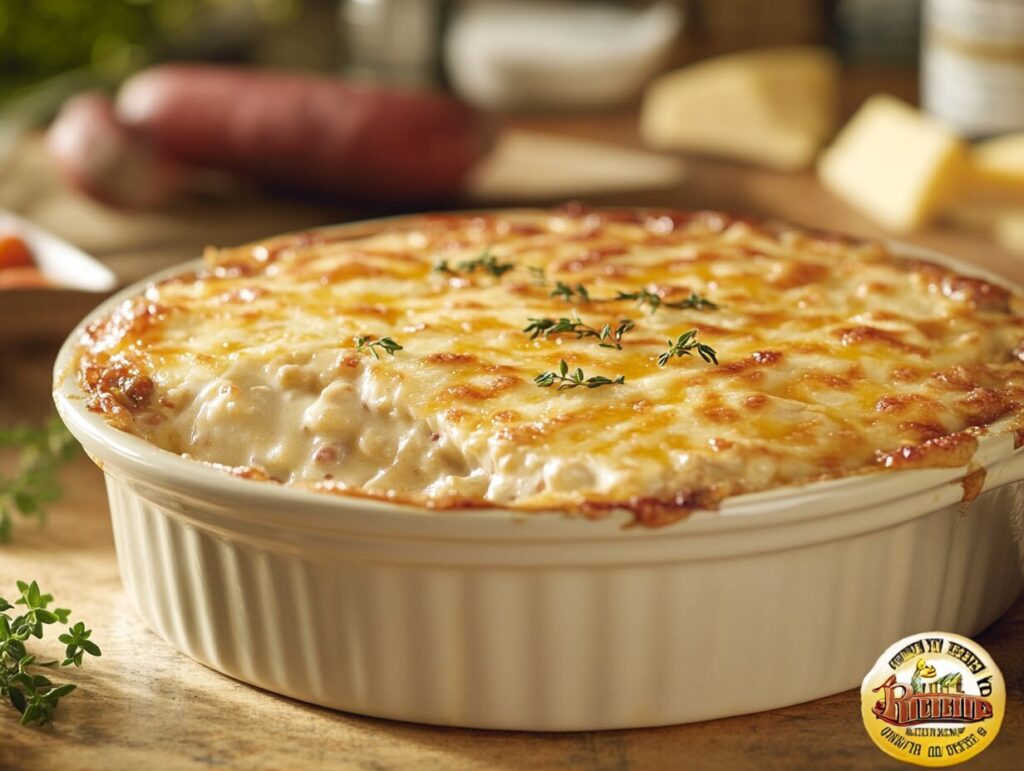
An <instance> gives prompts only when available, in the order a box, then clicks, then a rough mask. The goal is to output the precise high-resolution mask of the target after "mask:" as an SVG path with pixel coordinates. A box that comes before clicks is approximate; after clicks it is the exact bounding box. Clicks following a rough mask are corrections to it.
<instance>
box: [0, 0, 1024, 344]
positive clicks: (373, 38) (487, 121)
mask: <svg viewBox="0 0 1024 771" xmlns="http://www.w3.org/2000/svg"><path fill="white" fill-rule="evenodd" d="M166 62H203V63H214V64H217V65H223V66H228V67H233V68H245V70H246V71H250V72H256V73H268V72H270V73H273V72H278V73H280V72H285V73H293V74H298V75H299V76H300V79H301V78H307V79H308V78H316V79H318V80H316V81H315V82H316V83H318V84H319V85H318V86H317V88H320V87H322V86H323V84H324V83H329V84H337V83H346V84H359V87H360V88H364V87H365V88H369V89H372V92H371V93H372V94H373V99H364V98H363V97H359V96H351V95H350V94H348V93H347V92H346V93H339V94H335V95H329V98H328V99H327V101H329V102H331V104H330V105H329V107H330V109H329V110H327V111H326V112H321V113H320V114H319V115H314V113H316V112H317V111H316V110H313V109H309V110H307V109H306V107H308V106H309V105H308V103H307V102H302V101H299V102H293V101H288V99H290V98H291V96H290V95H291V93H292V92H293V91H295V90H296V89H298V90H299V91H301V90H302V86H301V83H300V85H299V86H295V85H294V82H292V81H289V82H291V83H292V85H288V86H285V87H282V89H283V90H281V91H279V92H276V93H278V94H279V95H281V96H282V97H284V98H285V99H284V101H283V102H282V101H281V100H278V99H277V98H276V97H273V96H270V97H267V98H264V97H263V96H260V95H259V94H256V97H255V99H256V101H255V102H252V101H246V99H247V98H248V97H249V96H251V95H252V94H250V93H249V92H250V91H252V92H254V93H255V92H261V93H262V88H261V87H254V88H252V89H250V88H248V87H239V88H236V89H235V90H234V91H230V90H229V91H227V92H224V93H222V94H221V95H220V97H219V101H215V108H216V112H218V113H223V115H224V116H227V117H225V118H223V119H221V118H219V117H217V116H213V117H210V116H208V115H206V113H207V112H209V110H208V109H205V111H204V109H200V108H198V107H196V108H195V109H193V107H194V106H195V105H196V104H199V101H201V100H202V98H203V97H202V96H201V92H203V89H205V88H206V86H205V85H204V83H205V81H204V80H203V78H201V77H199V76H192V75H186V76H184V77H183V78H181V79H180V80H181V81H182V82H181V83H179V84H178V85H176V89H177V91H176V94H177V96H178V99H179V101H174V102H172V103H171V107H169V108H167V109H165V112H164V113H163V114H161V116H159V117H158V119H153V118H149V119H148V120H149V122H147V119H146V118H145V117H144V118H143V119H142V120H141V121H140V120H139V118H138V115H139V110H140V109H141V110H142V111H143V112H145V111H146V110H147V109H150V108H151V107H152V103H153V101H154V99H156V97H154V96H153V93H151V92H153V89H151V88H140V89H135V92H133V93H132V96H133V97H134V98H133V99H128V100H126V99H125V92H126V91H131V89H125V88H122V86H123V84H125V83H126V81H127V82H129V83H132V82H134V81H132V80H131V79H132V77H133V76H138V73H146V72H147V71H148V70H149V69H150V68H152V67H154V66H158V65H160V64H162V63H166ZM311 82H312V81H311ZM410 91H411V92H415V93H431V94H441V95H443V96H444V99H443V100H441V102H437V103H432V104H434V106H433V107H431V108H429V109H427V110H424V109H423V108H422V106H417V105H413V106H411V107H409V106H408V105H407V108H402V109H400V110H397V111H396V110H394V109H393V107H392V106H391V101H392V100H394V99H402V98H404V97H399V96H395V95H401V94H407V93H409V92H410ZM193 92H194V94H195V100H194V99H193ZM81 93H89V94H92V96H91V97H90V99H91V100H92V101H91V102H89V105H88V106H86V107H83V105H82V102H81V101H79V102H74V101H72V102H69V101H68V100H69V99H70V98H72V97H74V96H75V95H76V94H81ZM268 93H269V92H268ZM360 93H362V92H360ZM882 94H885V95H891V96H893V97H896V98H897V99H898V100H899V101H897V102H894V101H892V100H886V99H884V98H883V97H880V96H879V95H882ZM321 96H322V94H321ZM140 97H141V98H140ZM261 99H262V101H260V100H261ZM374 99H376V100H377V101H376V102H374V101H373V100H374ZM196 100H199V101H196ZM157 101H159V100H157ZM209 101H210V100H209V98H208V97H207V102H206V104H207V107H208V106H209ZM321 101H323V100H322V99H321ZM140 104H142V107H140V106H139V105H140ZM282 104H287V105H290V106H289V107H281V106H280V105H282ZM296 104H298V105H299V107H298V109H296V107H295V105H296ZM438 104H440V105H441V106H440V107H438ZM115 105H116V106H115ZM126 105H127V106H126ZM368 105H369V106H368ZM373 105H377V106H376V107H375V106H373ZM380 105H383V106H380ZM459 105H462V106H459ZM435 108H436V109H437V110H439V111H440V112H439V113H438V114H439V115H442V114H443V116H446V117H445V120H447V121H448V123H444V125H443V126H442V122H439V121H441V119H440V118H437V119H436V120H435V118H434V117H432V116H433V115H434V113H431V112H430V110H431V109H435ZM288 110H291V111H292V113H293V114H292V115H285V116H282V115H279V114H278V113H281V112H286V111H288ZM332 110H333V112H332ZM403 110H405V111H404V112H403ZM459 110H461V111H462V112H458V111H459ZM197 115H198V116H199V117H198V118H197V117H196V116H197ZM855 115H856V118H855V119H853V120H852V121H851V116H855ZM55 116H57V117H56V120H55ZM218 120H220V121H221V122H222V123H223V124H224V125H223V126H221V125H219V124H218ZM133 121H134V122H133ZM204 121H205V123H204ZM197 123H198V124H202V125H200V126H199V128H196V125H197ZM285 124H287V126H286V127H285V128H282V126H283V125H285ZM354 124H358V126H357V129H358V130H357V129H353V128H352V126H353V125H354ZM48 126H50V128H49V135H50V136H49V138H47V131H48V128H47V127H48ZM288 126H290V128H288ZM431 126H435V130H434V132H433V133H434V134H435V135H436V136H434V137H433V138H432V139H428V138H427V137H426V134H429V133H431V132H430V131H428V130H427V129H430V127H431ZM403 131H404V133H403ZM289 132H291V133H289ZM346 132H348V133H346ZM353 132H355V133H357V134H359V136H357V137H356V138H355V139H353V138H352V134H353ZM359 132H362V133H359ZM182 136H184V139H182ZM197 136H198V137H199V139H196V137H197ZM168 137H169V138H170V139H169V140H168ZM168 141H169V142H170V144H168ZM175 142H177V144H175ZM438 142H441V144H444V143H445V142H447V145H448V146H447V147H444V148H441V149H439V147H438ZM318 145H322V146H323V148H326V149H323V148H321V149H322V152H320V154H319V155H318V154H317V152H318V149H317V146H318ZM456 145H460V146H456ZM461 145H465V146H464V147H462V146H461ZM154 148H155V154H154ZM183 148H184V149H183ZM829 148H831V149H829ZM441 150H443V151H444V152H445V153H448V156H449V160H450V159H451V157H455V156H458V158H457V159H456V160H455V161H452V162H451V163H449V164H448V166H447V167H445V168H446V171H445V172H444V173H446V174H447V176H446V177H444V179H443V180H442V179H441V177H442V176H443V174H442V170H437V175H438V179H437V180H431V179H430V177H431V174H433V173H434V169H433V167H432V166H431V163H434V164H435V166H437V165H438V164H439V162H437V161H436V157H437V156H438V154H439V153H441ZM453 153H454V155H453ZM460 153H461V155H460ZM292 160H294V161H295V162H294V164H292V166H293V167H292V166H289V163H290V161H292ZM412 161H422V162H415V163H414V162H412ZM403 175H404V176H403ZM381 180H383V181H384V184H383V187H382V185H381V184H377V183H380V182H381ZM453 180H454V181H453ZM418 183H424V184H423V185H419V187H417V184H418ZM413 188H417V189H416V190H415V191H413ZM396 191H397V193H396ZM406 191H409V192H410V195H408V196H404V195H402V193H403V192H406ZM412 192H415V193H416V194H415V195H413V194H412ZM566 200H582V201H584V202H588V203H594V204H598V205H609V204H614V205H653V206H671V207H680V208H720V209H728V210H734V211H739V212H744V213H752V214H756V215H763V216H769V217H779V218H783V219H786V220H790V221H793V222H796V223H798V224H805V225H810V226H814V227H819V228H825V229H830V230H838V231H848V232H853V233H856V234H863V235H867V236H879V237H889V236H898V237H900V238H904V239H908V240H911V241H914V242H917V243H920V244H923V245H926V246H932V247H936V248H939V249H942V250H945V251H949V252H953V253H956V254H958V255H959V256H963V257H966V258H968V259H971V260H974V261H976V262H978V263H979V264H981V265H984V266H985V267H988V268H991V269H993V270H995V271H997V272H1001V273H1003V274H1004V275H1008V276H1010V277H1014V278H1018V279H1020V278H1024V269H1022V268H1021V262H1020V256H1021V255H1022V254H1024V0H773V1H772V2H770V3H768V2H761V1H760V0H619V1H618V2H616V1H613V0H606V1H594V0H589V1H587V2H582V1H579V2H574V1H573V0H76V1H75V2H69V1H67V0H0V209H7V210H8V211H10V212H13V213H15V214H18V215H20V216H21V217H23V218H24V219H25V220H28V221H30V222H32V223H35V224H36V225H39V226H42V227H44V228H46V229H48V230H50V231H52V232H55V233H56V234H57V235H59V236H61V237H63V238H64V239H66V240H67V241H69V242H71V243H72V244H74V245H75V246H77V247H80V248H81V249H83V250H85V251H86V252H88V253H90V254H92V255H94V256H96V257H98V258H99V259H100V260H101V261H102V262H103V263H105V265H106V266H107V267H109V268H110V269H112V270H113V272H114V274H115V275H116V280H117V283H118V284H119V285H123V284H125V283H128V282H130V281H133V280H136V279H138V278H140V277H142V276H144V275H147V274H149V273H151V272H153V271H154V270H157V269H160V268H163V267H166V266H168V265H170V264H173V263H177V262H180V261H183V260H185V259H188V258H191V257H193V256H195V255H196V254H198V253H199V252H200V251H201V249H202V248H203V247H204V246H205V245H207V244H216V245H229V244H234V243H242V242H245V241H249V240H254V239H258V238H262V237H265V236H268V235H272V234H274V233H278V232H283V231H288V230H295V229H301V228H307V227H314V226H319V225H324V224H329V223H332V222H339V221H344V220H350V219H354V218H359V217H365V216H372V215H378V214H388V213H394V212H404V211H413V210H425V209H431V208H472V207H480V206H498V205H552V204H557V203H560V202H563V201H566ZM0 236H3V234H2V233H0ZM0 262H2V260H0ZM43 267H44V268H45V269H44V270H43V273H44V274H45V275H44V276H43V279H44V280H43V281H41V282H40V283H44V284H45V285H46V287H47V288H49V289H54V288H63V289H65V290H74V289H75V288H76V276H75V275H59V274H55V273H54V270H52V269H51V268H50V267H46V266H43ZM0 279H2V276H0ZM14 283H15V282H14V281H8V285H9V286H12V285H13V284H14ZM0 286H3V282H2V280H0ZM77 288H78V289H81V288H82V287H81V286H78V287H77ZM36 289H38V287H36ZM72 296H73V295H68V294H65V295H61V297H62V299H61V302H60V303H59V305H60V307H61V308H64V307H66V308H67V311H66V314H65V315H64V316H63V317H60V318H58V319H53V318H48V321H47V323H48V324H49V325H50V326H52V327H53V328H54V329H55V330H61V329H64V330H66V328H68V326H69V325H70V324H71V323H72V322H73V321H74V320H75V317H76V314H79V312H80V311H83V310H84V309H86V308H87V307H89V306H91V305H92V304H94V300H95V296H87V297H84V298H83V299H82V300H81V302H80V303H79V304H77V305H76V304H75V303H74V302H72V301H71V300H69V299H67V298H69V297H72ZM25 297H30V296H29V295H22V300H20V301H15V300H14V299H12V298H13V295H12V294H11V292H7V293H6V296H4V294H3V293H2V292H0V329H4V330H6V331H7V333H8V336H9V335H10V331H11V330H12V329H14V328H19V329H20V328H22V327H24V326H28V327H30V328H33V325H37V324H38V320H37V319H34V318H32V317H31V316H30V315H29V316H26V313H25V312H23V310H22V308H23V306H25V305H26V304H31V307H39V305H40V303H41V302H42V303H49V302H51V301H52V298H53V297H55V295H54V294H52V293H50V294H46V293H44V294H41V295H40V296H39V297H40V299H39V300H38V301H36V300H35V299H30V300H25V299H24V298H25ZM55 304H56V303H55ZM5 307H6V309H7V318H6V319H5V318H4V313H3V308H5ZM57 315H58V316H59V315H60V314H57ZM2 334H3V332H0V335H2Z"/></svg>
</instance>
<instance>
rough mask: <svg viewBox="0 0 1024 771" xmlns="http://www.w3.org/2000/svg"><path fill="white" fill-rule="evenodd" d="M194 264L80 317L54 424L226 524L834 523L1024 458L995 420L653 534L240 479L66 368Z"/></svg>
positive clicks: (740, 499) (565, 534)
mask: <svg viewBox="0 0 1024 771" xmlns="http://www.w3.org/2000/svg"><path fill="white" fill-rule="evenodd" d="M604 208H607V207H604ZM627 208H629V209H630V210H635V211H644V210H645V209H646V210H648V211H651V212H652V213H653V212H659V211H660V212H664V211H669V210H666V209H658V208H654V207H627ZM601 210H602V209H595V211H601ZM550 211H551V210H550V209H542V208H535V207H521V208H505V209H478V210H468V211H467V210H464V211H452V212H442V213H443V214H446V215H466V216H472V215H474V214H479V215H501V214H503V213H529V212H534V213H538V212H539V213H550ZM671 211H679V210H674V209H673V210H671ZM432 213H433V212H424V213H422V214H432ZM422 214H403V215H396V216H388V217H380V218H373V219H366V220H356V221H352V222H347V223H341V224H334V225H324V226H320V227H316V228H310V229H306V230H299V231H293V232H294V233H310V232H316V231H328V230H329V231H332V232H334V233H338V232H344V231H349V230H351V231H356V232H358V231H360V230H362V231H364V232H373V231H374V229H375V226H386V225H387V223H389V222H394V221H396V220H403V219H411V218H415V217H417V216H422ZM766 221H771V220H766ZM793 227H797V228H800V229H802V230H806V231H809V232H813V228H808V227H804V226H799V225H794V226H793ZM290 234H291V233H283V234H278V235H275V236H270V237H269V238H283V237H287V236H288V235H290ZM865 240H876V241H878V242H880V243H882V244H884V245H885V246H886V247H887V248H888V249H889V250H890V251H891V252H892V253H893V254H894V255H895V256H899V257H906V258H911V259H923V260H928V261H930V262H933V263H936V264H939V265H942V266H944V267H947V268H951V269H954V270H956V271H958V272H959V273H961V274H962V275H966V276H972V277H976V278H981V279H984V280H986V281H988V282H990V283H993V284H996V285H999V286H1002V287H1005V288H1007V289H1009V290H1011V291H1013V292H1014V293H1016V294H1018V295H1024V288H1022V287H1021V286H1018V285H1017V284H1015V283H1014V282H1012V281H1011V280H1009V279H1007V278H1005V277H1004V276H1000V275H998V274H996V273H993V272H991V271H989V270H987V269H985V268H983V267H980V266H976V265H973V264H972V263H969V262H966V261H963V260H961V259H959V258H956V257H952V256H950V255H947V254H944V253H942V252H938V251H935V250H932V249H929V248H927V247H922V246H917V245H914V244H908V243H905V242H901V241H898V240H892V239H865ZM254 243H258V242H254ZM203 265H204V262H203V259H202V258H201V257H199V258H195V259H191V260H187V261H185V262H182V263H179V264H176V265H173V266H171V267H168V268H166V269H164V270H161V271H158V272H156V273H154V274H152V275H150V276H147V277H145V278H143V279H140V280H139V281H136V282H133V283H132V284H130V285H128V286H126V287H124V288H122V289H120V290H119V291H118V292H116V293H115V294H113V295H112V296H110V297H108V298H107V299H105V300H104V301H103V302H101V303H100V304H99V305H98V306H97V307H96V308H94V309H93V310H92V311H90V312H89V313H88V314H87V315H86V316H85V318H83V319H82V320H81V321H80V322H79V323H78V324H77V325H76V326H75V328H74V329H73V330H72V331H71V333H70V334H69V335H68V337H67V338H66V339H65V341H64V343H63V344H62V345H61V348H60V351H59V352H58V354H57V358H56V360H55V362H54V369H53V376H54V383H53V397H54V403H55V405H56V408H57V412H58V414H59V415H60V417H61V419H62V420H63V421H64V422H65V424H66V425H67V427H68V429H69V430H70V431H71V433H72V434H73V435H74V436H75V438H76V439H78V440H79V442H81V444H82V445H83V446H84V447H85V449H86V452H87V453H88V454H89V456H90V457H91V458H92V459H93V460H94V461H95V462H96V463H97V465H99V466H100V468H101V469H103V471H104V473H109V471H108V467H110V468H114V469H116V470H118V471H123V472H127V474H128V475H129V476H133V477H136V478H140V479H143V480H145V482H146V483H147V484H148V485H150V486H152V487H156V488H159V489H163V490H165V491H170V492H173V493H174V494H175V495H177V496H184V497H185V498H187V499H191V500H194V501H198V502H203V503H205V504H210V503H213V504H215V505H216V506H217V507H218V509H219V510H220V513H222V514H226V515H228V516H229V517H231V518H233V519H245V520H250V521H251V520H252V519H253V517H254V516H257V518H259V519H262V520H263V521H264V522H269V523H272V524H273V523H276V524H278V525H280V524H284V523H283V522H282V521H281V517H280V514H281V511H282V510H283V509H286V508H287V511H288V520H287V524H288V526H289V527H290V528H295V529H302V530H316V531H323V530H325V529H326V530H330V531H335V532H338V531H341V532H346V531H353V530H354V531H361V532H385V533H389V534H392V535H398V534H401V535H402V536H403V537H405V536H409V537H416V536H431V535H434V534H437V533H438V532H443V533H444V534H445V535H447V536H450V537H455V538H458V539H460V540H472V539H474V538H479V537H481V536H489V535H493V533H494V527H495V526H496V525H500V526H502V527H503V526H504V525H507V524H508V523H509V522H512V523H515V524H517V525H518V524H526V523H529V524H530V527H516V528H514V529H512V531H511V533H509V532H507V531H506V532H505V533H504V534H503V537H507V536H509V535H511V536H512V537H514V538H516V539H519V538H521V539H523V540H535V539H538V538H542V539H550V538H556V539H559V540H561V539H571V540H581V539H582V540H589V539H591V538H594V539H601V540H605V539H607V538H619V539H621V538H623V537H625V538H628V539H629V540H634V539H648V538H656V537H657V538H664V537H665V536H666V535H675V536H687V535H691V534H697V533H706V532H713V531H717V530H721V529H729V530H736V529H756V528H763V527H771V526H778V525H787V524H794V523H797V522H800V521H805V520H808V519H822V518H828V517H831V516H838V515H841V514H844V513H849V512H850V511H857V510H861V509H863V508H864V507H865V506H868V505H872V504H879V503H883V502H884V503H890V502H892V501H894V500H898V499H900V498H903V497H908V498H909V497H911V496H914V495H920V494H922V493H926V492H929V491H931V492H935V493H937V492H938V491H939V490H940V489H942V488H945V487H948V486H950V485H956V486H959V485H960V484H961V483H962V481H963V478H964V476H965V475H966V474H967V473H970V472H971V471H972V470H974V469H975V468H977V467H981V468H984V469H987V470H991V469H992V468H993V467H994V466H996V465H998V464H1000V463H1003V462H1005V461H1007V460H1009V459H1011V458H1012V457H1014V456H1018V457H1024V448H1021V452H1017V450H1018V448H1016V447H1014V439H1013V432H1012V429H1010V426H1009V424H1010V419H1008V418H1004V419H1002V420H1000V421H997V422H996V423H994V424H992V426H989V427H988V431H987V432H986V433H984V434H982V435H980V436H978V437H977V438H978V449H977V451H976V452H975V454H974V456H973V458H972V460H971V462H970V463H968V464H967V465H966V466H959V467H947V468H921V469H874V468H871V469H867V470H865V471H864V472H863V473H854V474H851V475H848V476H843V477H838V478H834V479H825V480H819V481H812V482H808V483H804V484H798V485H787V486H782V487H774V488H770V489H767V490H762V491H758V492H753V493H744V494H741V495H736V496H731V497H729V498H726V499H724V500H723V501H722V502H721V504H720V505H719V507H718V508H717V509H694V510H693V511H692V513H690V514H689V515H687V516H686V517H683V518H681V519H680V520H678V521H676V522H673V523H671V524H670V525H665V526H661V527H625V526H627V525H629V524H630V523H631V522H632V517H631V515H630V514H629V512H627V511H625V510H615V511H612V512H610V513H608V514H607V515H603V516H601V517H600V518H589V517H586V516H582V515H579V514H574V513H572V512H569V513H567V512H565V511H559V510H546V511H544V510H542V511H530V510H523V509H515V508H503V507H500V506H487V507H467V508H459V509H443V508H442V509H431V508H430V507H427V506H421V505H417V504H413V503H404V502H398V501H391V500H387V499H386V498H377V497H366V496H361V495H346V494H344V493H331V492H327V491H315V490H309V489H305V488H301V487H295V486H290V485H286V484H279V483H274V482H267V481H264V480H252V479H244V478H241V477H238V476H234V475H232V474H230V473H226V472H225V471H223V470H218V469H216V468H214V467H211V466H209V465H206V464H204V463H202V462H201V461H198V460H195V459H190V458H185V457H182V456H181V455H179V454H177V453H174V452H171V451H170V450H165V449H163V448H161V447H158V446H157V445H154V444H152V443H150V442H148V441H146V440H145V439H143V438H142V437H139V436H136V435H134V434H130V433H127V432H125V431H121V430H119V429H117V428H115V427H113V426H112V425H110V424H109V423H108V422H107V421H106V420H105V418H104V417H103V416H102V415H99V414H96V413H93V412H90V411H89V410H88V408H87V407H86V402H87V394H86V393H85V392H84V391H82V389H81V388H80V387H79V386H78V383H77V382H76V379H75V377H74V371H73V368H71V367H70V366H69V365H70V363H71V359H72V356H73V354H74V348H75V346H76V344H77V343H78V341H79V338H80V337H81V335H82V333H83V332H84V330H85V328H86V327H87V326H88V325H89V324H90V323H92V322H93V321H94V320H95V319H97V318H98V317H100V316H102V315H103V314H105V313H107V312H109V311H111V310H112V309H113V308H114V307H116V306H117V305H118V304H120V303H122V302H124V301H125V300H127V299H130V298H133V297H137V296H139V295H141V294H142V293H143V292H144V291H145V289H146V288H147V287H148V286H149V285H150V284H152V283H154V282H158V281H162V280H166V279H167V278H170V277H173V276H175V275H179V274H182V273H186V272H188V271H190V270H194V269H195V268H197V267H201V266H203ZM1022 476H1024V474H1022ZM991 478H992V475H991V474H990V475H989V478H988V479H987V480H986V484H985V486H984V487H983V490H988V489H990V487H995V486H997V485H989V484H988V482H989V481H991ZM1007 481H1009V480H1007ZM851 493H853V494H851Z"/></svg>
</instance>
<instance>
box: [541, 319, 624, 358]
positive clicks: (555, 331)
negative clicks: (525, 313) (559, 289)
mask: <svg viewBox="0 0 1024 771" xmlns="http://www.w3.org/2000/svg"><path fill="white" fill-rule="evenodd" d="M529 322H530V323H529V324H527V325H526V327H525V328H524V329H523V331H524V332H529V333H530V339H531V340H536V339H537V338H538V337H550V336H551V335H560V334H567V333H568V334H575V335H576V339H577V340H580V339H582V338H584V337H596V338H597V339H598V341H599V344H600V345H601V347H602V348H615V349H617V350H620V351H621V350H622V337H623V335H625V334H626V333H627V332H629V331H630V330H632V329H633V328H634V327H635V326H636V323H635V322H634V321H633V320H632V319H622V320H621V321H620V322H619V323H618V324H617V325H616V326H615V328H614V329H613V328H612V325H611V324H604V325H603V326H602V327H601V328H600V329H597V328H596V327H592V326H590V325H589V324H585V323H584V322H583V320H582V319H580V317H579V315H578V314H577V313H576V312H575V311H574V312H573V318H571V319H568V318H565V317H564V316H563V317H562V318H560V319H557V320H556V319H550V318H542V319H535V318H531V319H529Z"/></svg>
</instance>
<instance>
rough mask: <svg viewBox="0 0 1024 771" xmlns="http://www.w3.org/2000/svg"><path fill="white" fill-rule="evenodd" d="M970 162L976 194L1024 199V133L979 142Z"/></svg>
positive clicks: (972, 152)
mask: <svg viewBox="0 0 1024 771" xmlns="http://www.w3.org/2000/svg"><path fill="white" fill-rule="evenodd" d="M970 160H971V178H972V183H973V185H972V187H973V188H974V189H975V190H976V191H978V192H981V193H982V194H985V195H989V196H993V195H994V196H996V197H999V196H1006V195H1008V196H1012V197H1016V198H1018V199H1021V198H1024V132H1020V133H1017V134H1007V135H1006V136H1001V137H996V138H995V139H989V140H988V141H985V142H979V143H978V144H976V145H975V146H974V148H973V149H972V150H971V156H970Z"/></svg>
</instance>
